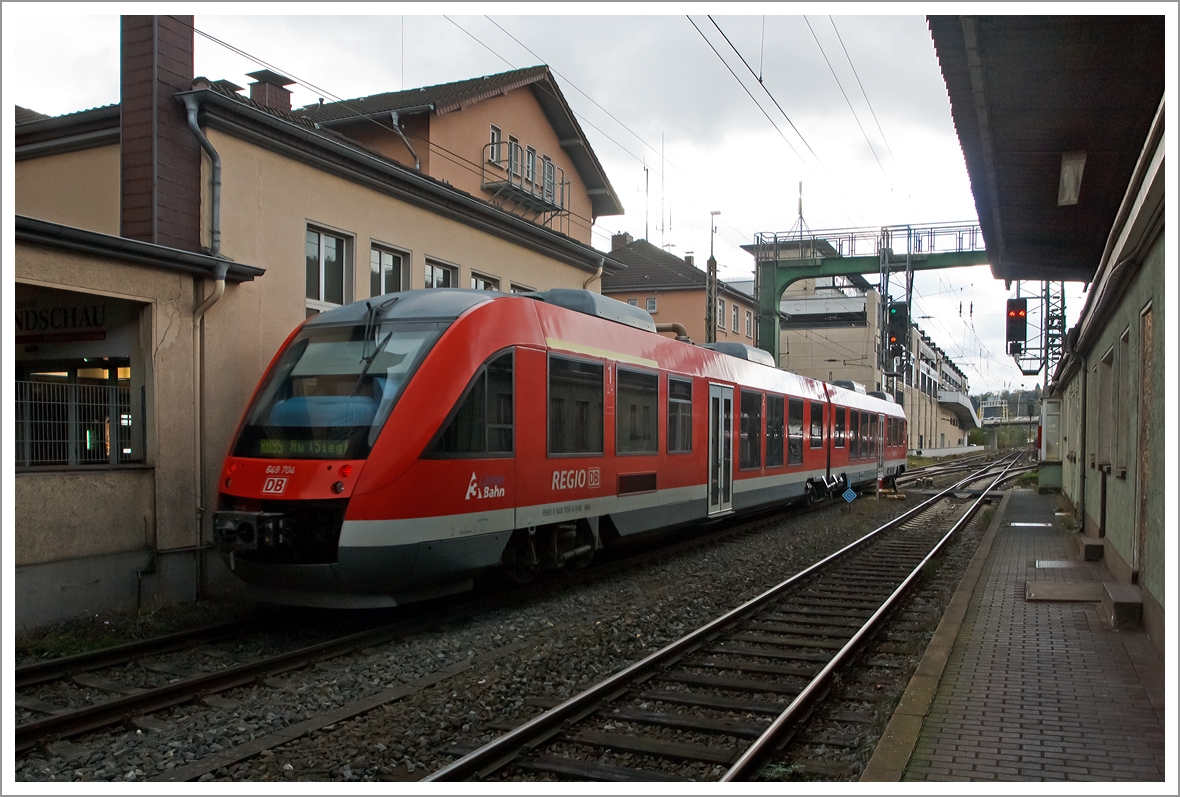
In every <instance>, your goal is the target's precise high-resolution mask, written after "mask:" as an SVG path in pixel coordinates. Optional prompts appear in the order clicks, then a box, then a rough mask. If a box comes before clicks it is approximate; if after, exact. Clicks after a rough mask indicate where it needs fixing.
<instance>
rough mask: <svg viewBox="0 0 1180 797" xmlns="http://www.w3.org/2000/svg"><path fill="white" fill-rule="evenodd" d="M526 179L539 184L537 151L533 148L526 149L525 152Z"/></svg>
mask: <svg viewBox="0 0 1180 797" xmlns="http://www.w3.org/2000/svg"><path fill="white" fill-rule="evenodd" d="M524 179H526V180H528V181H529V182H530V183H535V182H537V151H536V150H535V149H533V148H532V147H526V148H525V151H524Z"/></svg>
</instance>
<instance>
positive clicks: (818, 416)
mask: <svg viewBox="0 0 1180 797" xmlns="http://www.w3.org/2000/svg"><path fill="white" fill-rule="evenodd" d="M811 447H812V448H823V447H824V405H823V404H821V403H820V402H818V401H813V402H811Z"/></svg>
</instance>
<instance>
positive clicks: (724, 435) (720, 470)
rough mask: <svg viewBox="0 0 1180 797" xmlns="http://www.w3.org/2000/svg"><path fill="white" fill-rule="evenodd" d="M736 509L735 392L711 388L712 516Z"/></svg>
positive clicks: (722, 387)
mask: <svg viewBox="0 0 1180 797" xmlns="http://www.w3.org/2000/svg"><path fill="white" fill-rule="evenodd" d="M731 509H733V388H732V387H726V386H725V385H709V514H710V515H712V514H716V513H719V512H728V511H729V510H731Z"/></svg>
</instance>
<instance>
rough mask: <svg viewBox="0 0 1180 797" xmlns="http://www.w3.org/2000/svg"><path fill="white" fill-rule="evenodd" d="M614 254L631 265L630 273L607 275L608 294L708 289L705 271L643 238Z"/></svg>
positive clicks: (603, 283) (604, 283)
mask: <svg viewBox="0 0 1180 797" xmlns="http://www.w3.org/2000/svg"><path fill="white" fill-rule="evenodd" d="M610 255H611V257H613V258H614V259H615V260H618V261H619V262H620V263H622V264H624V265H625V266H627V270H626V271H623V272H620V273H618V274H612V275H609V276H603V278H602V289H603V290H604V291H606V290H614V291H624V290H647V289H652V288H703V287H705V279H706V275H705V272H703V271H701V270H700V269H699V268H697V267H696V266H690V265H689V264H688V263H685V262H684V260H682V259H681V258H679V257H676V255H672V254H668V253H667V252H665V251H664V250H663V249H660V248H659V247H658V246H653V245H652V244H650V243H648V242H647V241H645V240H643V239H642V238H641V239H639V240H638V241H632V242H631V243H629V244H627V245H626V246H620V247H619V248H618V249H615V250H614V251H613V252H611V253H610Z"/></svg>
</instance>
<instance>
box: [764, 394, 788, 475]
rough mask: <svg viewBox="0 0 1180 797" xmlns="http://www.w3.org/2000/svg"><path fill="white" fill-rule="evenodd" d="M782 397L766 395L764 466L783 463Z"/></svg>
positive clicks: (777, 465) (775, 466)
mask: <svg viewBox="0 0 1180 797" xmlns="http://www.w3.org/2000/svg"><path fill="white" fill-rule="evenodd" d="M783 420H784V419H783V397H782V396H767V397H766V467H768V468H778V467H782V464H783V432H784V427H783Z"/></svg>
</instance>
